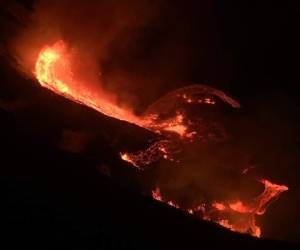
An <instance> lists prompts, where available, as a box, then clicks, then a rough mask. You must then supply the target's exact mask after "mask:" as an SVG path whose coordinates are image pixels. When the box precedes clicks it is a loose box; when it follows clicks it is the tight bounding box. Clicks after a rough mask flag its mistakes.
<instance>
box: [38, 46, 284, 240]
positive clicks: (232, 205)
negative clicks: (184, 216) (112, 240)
mask: <svg viewBox="0 0 300 250" xmlns="http://www.w3.org/2000/svg"><path fill="white" fill-rule="evenodd" d="M74 58H75V56H74V55H73V53H72V50H71V49H70V48H69V47H68V46H67V45H66V44H65V43H64V42H63V41H58V42H56V43H55V44H53V45H52V46H45V47H44V48H42V50H41V51H40V53H39V56H38V58H37V61H36V64H35V75H36V78H37V79H38V81H39V82H40V84H41V85H42V86H43V87H46V88H48V89H50V90H51V91H53V92H55V93H56V94H59V95H62V96H64V97H66V98H68V99H70V100H72V101H74V102H77V103H80V104H82V105H86V106H88V107H90V108H92V109H94V110H96V111H98V112H100V113H102V114H104V115H106V116H110V117H113V118H116V119H118V120H122V121H126V122H129V123H132V124H135V125H137V126H140V127H142V128H145V129H147V130H149V131H152V132H153V133H154V134H157V135H159V136H160V137H162V138H163V139H159V140H157V141H156V142H154V143H153V144H152V145H150V147H149V148H147V149H145V150H141V151H138V152H135V153H128V152H123V153H121V154H120V156H121V159H122V160H124V161H127V162H129V163H131V164H132V165H133V166H135V167H137V168H138V169H140V170H143V169H144V168H145V167H146V166H149V165H150V164H151V163H152V162H154V161H158V160H160V159H165V160H170V161H174V160H176V157H175V155H176V153H178V152H180V151H181V147H180V144H181V143H191V142H193V141H194V140H199V141H201V140H202V139H203V138H204V137H205V136H208V135H206V134H205V132H203V131H205V130H203V129H199V128H200V127H201V122H197V121H195V120H193V119H189V118H188V117H187V116H186V114H185V113H184V111H182V110H181V109H178V108H177V106H178V103H181V104H182V103H183V104H186V105H189V104H197V105H215V103H216V101H217V100H221V101H223V102H224V103H226V104H228V105H229V106H231V107H233V108H239V107H240V105H239V103H238V102H236V101H235V100H233V99H231V98H230V97H228V96H227V95H225V94H224V93H223V92H222V91H219V90H216V89H214V88H211V87H208V86H204V85H191V86H188V87H184V88H180V89H178V90H175V91H173V92H170V93H169V94H167V95H165V96H163V97H162V98H160V99H159V100H158V101H156V102H155V103H154V104H152V105H150V106H149V107H148V109H147V110H146V111H145V112H144V114H143V115H141V116H137V115H135V114H134V113H133V112H132V111H131V110H129V109H128V108H122V107H120V106H118V105H117V104H115V103H114V101H113V99H112V98H111V96H110V95H109V94H108V93H106V92H105V91H104V90H103V91H102V92H101V94H99V91H97V92H96V91H92V90H91V89H89V88H88V87H87V85H85V84H84V82H82V81H80V80H78V78H77V77H76V75H75V73H74V72H73V65H72V62H73V61H74V60H75V59H74ZM170 110H175V111H174V112H171V111H170ZM209 136H211V135H209ZM261 183H262V184H264V186H265V190H264V192H263V193H262V194H260V195H259V196H258V197H257V198H255V199H253V201H252V202H251V203H250V204H248V203H247V204H246V203H244V202H242V201H241V200H237V201H230V202H229V201H228V202H224V201H214V202H211V203H207V204H201V205H199V206H197V207H196V208H189V209H183V210H185V211H187V212H188V213H190V214H195V215H200V216H201V217H202V218H203V219H206V220H211V221H214V222H216V223H218V224H220V225H222V226H224V227H227V228H229V229H231V230H233V231H237V232H242V233H250V234H251V235H253V236H257V237H259V236H260V228H259V227H258V226H257V225H256V223H255V217H256V216H257V215H262V214H263V213H264V212H265V210H266V208H267V207H268V205H269V204H270V202H271V201H272V200H274V199H275V198H277V197H278V196H279V194H280V193H282V192H283V191H286V190H288V188H287V187H286V186H283V185H282V186H281V185H276V184H273V183H271V182H269V181H267V180H262V181H261ZM152 196H153V198H154V199H156V200H159V201H162V202H166V203H168V204H169V205H171V206H174V207H176V208H178V209H181V206H180V205H178V204H177V203H176V202H174V201H168V200H166V199H164V198H163V197H162V196H161V194H160V191H159V189H156V190H155V191H153V193H152ZM232 215H233V217H235V218H237V219H236V220H235V221H231V220H230V218H231V216H232Z"/></svg>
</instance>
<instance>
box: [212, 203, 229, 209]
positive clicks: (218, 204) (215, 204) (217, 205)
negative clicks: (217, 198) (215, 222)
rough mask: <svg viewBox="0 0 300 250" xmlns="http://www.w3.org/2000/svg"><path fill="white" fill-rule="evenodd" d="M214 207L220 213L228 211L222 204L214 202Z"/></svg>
mask: <svg viewBox="0 0 300 250" xmlns="http://www.w3.org/2000/svg"><path fill="white" fill-rule="evenodd" d="M212 206H213V207H214V208H216V209H217V210H219V211H223V210H225V209H226V206H225V205H224V204H222V203H220V202H213V204H212Z"/></svg>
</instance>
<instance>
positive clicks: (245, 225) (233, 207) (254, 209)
mask: <svg viewBox="0 0 300 250" xmlns="http://www.w3.org/2000/svg"><path fill="white" fill-rule="evenodd" d="M260 182H261V183H262V184H264V191H263V192H262V193H261V194H260V195H259V196H257V197H256V198H254V199H253V200H252V201H251V202H250V203H249V204H248V203H247V204H244V203H243V202H242V201H240V200H237V201H228V202H216V201H215V202H212V203H205V204H201V205H199V206H197V207H196V208H188V209H184V208H181V206H180V205H178V204H177V203H176V202H174V201H170V200H165V199H164V198H163V196H162V195H161V192H160V189H159V188H156V190H155V191H152V197H153V199H155V200H158V201H161V202H166V203H167V204H169V205H170V206H173V207H176V208H178V209H181V210H184V211H186V212H188V213H190V214H194V215H196V216H198V215H200V217H201V218H203V219H205V220H208V221H213V222H216V223H218V224H220V225H221V226H223V227H226V228H229V229H230V230H232V231H235V232H240V233H249V234H251V235H253V236H256V237H260V236H261V229H260V227H259V226H257V225H256V218H255V217H256V216H257V215H263V214H264V213H265V211H266V209H267V207H268V206H269V205H270V203H271V202H272V201H274V200H275V199H276V198H278V196H279V195H280V194H281V193H282V192H284V191H286V190H288V187H287V186H284V185H277V184H273V183H271V182H270V181H268V180H261V181H260ZM229 218H234V219H233V220H232V221H230V219H229Z"/></svg>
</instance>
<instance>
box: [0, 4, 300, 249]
mask: <svg viewBox="0 0 300 250" xmlns="http://www.w3.org/2000/svg"><path fill="white" fill-rule="evenodd" d="M122 2H123V1H122ZM1 4H2V6H1V7H2V8H1V20H2V21H3V22H1V58H2V60H1V92H0V95H1V109H2V111H1V112H2V114H1V117H2V118H1V121H2V122H1V126H2V128H1V136H2V138H3V139H2V140H1V152H2V155H3V160H2V162H3V164H1V165H3V168H1V169H2V170H1V171H3V175H2V177H1V178H2V180H3V181H2V182H1V183H2V184H3V188H2V190H3V197H5V198H4V200H3V203H4V204H8V205H7V206H5V209H6V210H5V212H4V213H3V215H4V216H3V218H6V219H8V223H7V224H4V225H9V226H8V228H7V227H6V226H3V229H4V230H5V231H7V232H8V235H9V236H10V237H12V241H14V240H15V239H14V237H13V235H15V234H16V235H18V237H19V236H21V235H23V233H24V234H25V235H26V237H24V238H27V239H29V242H32V239H33V238H35V237H36V238H40V237H41V238H42V239H44V238H43V237H45V241H52V240H51V237H52V236H53V235H54V236H53V237H54V238H55V240H57V242H60V241H63V242H65V243H66V244H68V243H69V242H70V241H74V240H75V239H74V238H76V239H78V241H80V240H82V241H83V242H90V244H91V246H92V245H93V243H91V242H94V241H96V242H97V243H95V245H97V244H99V242H98V240H99V238H98V235H99V234H100V233H99V232H101V233H103V235H104V236H103V239H105V240H104V241H105V243H103V244H108V245H110V244H112V243H111V242H114V241H117V242H122V243H120V244H125V245H126V244H137V245H139V244H142V246H143V247H144V244H145V242H147V244H149V242H151V240H149V238H150V239H153V238H155V237H156V236H157V235H158V234H157V233H155V230H158V229H157V228H156V225H157V224H155V223H154V222H153V219H149V218H148V216H150V218H152V217H151V216H153V217H155V218H158V217H159V216H161V215H163V216H164V218H165V219H164V220H163V221H162V222H157V223H162V224H159V225H165V228H164V227H162V228H164V229H162V228H161V229H160V230H158V231H159V232H160V233H163V231H167V230H168V229H169V230H170V231H169V232H170V234H172V233H173V234H174V233H175V232H174V230H173V229H174V228H176V226H177V227H178V225H180V226H182V225H184V226H186V225H190V224H189V223H191V224H193V225H191V226H190V227H191V229H190V230H191V232H197V230H199V232H202V234H203V232H205V231H206V225H204V226H203V225H202V224H201V225H194V223H195V222H193V221H191V222H190V219H189V218H186V217H184V215H182V214H180V213H179V214H178V215H177V214H176V213H177V212H175V211H172V210H170V211H169V210H168V208H164V207H163V208H160V207H159V208H156V207H155V206H160V205H156V204H155V205H153V204H152V203H151V201H150V199H149V200H148V199H147V198H146V199H144V198H141V197H140V196H138V195H137V194H136V193H135V192H136V191H137V190H139V189H143V188H141V186H142V185H141V184H140V182H142V181H143V180H144V178H143V177H140V176H137V173H136V172H135V171H134V170H131V169H130V168H124V166H122V164H124V163H122V162H120V161H119V160H117V159H118V152H119V151H120V150H122V149H126V148H127V147H132V148H135V147H137V145H139V144H140V143H143V142H141V141H142V139H140V140H139V139H135V140H133V142H132V141H130V140H132V134H141V135H142V136H140V137H141V138H148V137H151V136H150V135H148V134H146V132H144V131H140V129H138V128H135V127H133V126H130V125H127V124H125V123H121V122H118V121H114V120H112V119H107V118H105V117H102V116H100V115H99V114H97V113H95V112H93V111H90V110H88V109H86V108H85V107H80V106H78V105H77V104H73V103H71V102H69V101H67V100H62V98H60V97H57V96H55V95H54V94H52V93H49V92H48V91H47V90H42V89H41V88H40V87H39V86H38V85H37V84H36V83H35V82H34V81H32V80H30V79H28V78H26V77H24V75H23V74H21V73H19V71H18V70H16V69H15V68H14V61H13V56H12V55H11V53H10V50H9V49H8V48H9V44H10V42H11V41H12V40H13V38H14V37H15V36H17V34H18V31H19V30H21V29H22V27H24V25H25V26H26V22H27V21H26V20H27V15H28V13H31V12H32V11H33V8H34V7H33V6H34V3H33V1H16V2H14V1H3V3H1ZM115 4H118V3H117V1H116V3H115ZM122 4H124V3H122ZM19 6H24V7H20V8H19ZM159 6H160V8H159V10H160V11H159V14H157V16H156V17H155V18H154V19H152V20H151V22H149V23H147V25H145V26H144V27H143V29H142V30H141V31H140V32H139V33H138V35H136V36H134V37H131V38H130V39H128V42H127V43H125V42H124V44H122V46H124V48H123V47H122V46H120V45H118V43H117V45H116V44H115V43H111V44H110V46H111V48H112V49H111V54H110V57H109V58H106V59H105V60H104V61H103V62H102V63H103V64H104V69H105V70H106V71H107V72H108V73H111V74H113V73H114V72H115V69H119V68H121V69H122V70H123V71H124V72H127V74H128V75H129V76H132V75H135V76H138V79H148V78H150V79H158V78H160V76H162V75H163V80H164V84H161V82H160V81H157V82H156V84H154V87H153V88H151V91H150V94H149V95H147V96H143V97H142V98H140V99H138V100H137V101H136V100H134V101H133V103H135V102H137V103H139V104H140V107H141V108H140V109H141V110H142V109H143V108H144V107H146V106H147V105H149V104H150V103H151V102H153V101H154V100H156V99H157V98H158V97H159V96H161V95H163V94H164V93H166V92H168V91H170V90H172V89H175V88H177V87H180V86H184V85H187V84H189V83H204V84H207V85H211V86H213V87H217V88H219V89H221V90H224V91H225V92H226V93H228V94H229V95H230V96H232V97H234V98H235V99H237V100H238V101H240V103H241V104H242V106H243V109H242V110H241V111H240V113H239V116H238V118H236V120H235V121H234V122H235V124H234V125H233V127H232V130H233V132H234V133H235V134H236V137H237V138H239V139H238V140H240V143H241V144H242V145H243V146H244V147H245V148H247V150H249V152H251V155H253V159H254V161H255V164H257V165H258V168H259V169H260V170H259V171H260V173H261V174H262V175H263V176H266V177H268V178H269V179H272V180H274V182H275V183H282V184H286V185H287V186H289V188H290V190H289V191H288V192H286V193H284V194H283V195H282V197H280V199H279V200H278V201H277V202H275V203H274V204H272V206H271V208H270V209H269V211H268V212H267V213H266V215H265V216H264V217H263V218H260V222H261V223H262V224H263V225H264V227H263V233H264V235H266V237H267V238H272V239H278V240H285V241H292V242H299V241H300V239H299V235H300V234H299V228H298V225H299V223H300V216H299V212H298V211H299V204H300V189H299V184H298V182H299V181H298V179H299V177H300V172H299V164H300V158H299V142H300V141H299V139H300V138H299V132H298V130H299V128H300V126H299V125H300V124H299V116H298V115H299V104H300V103H299V98H298V82H299V80H300V79H299V78H300V76H299V73H298V64H299V62H298V61H299V60H298V57H299V42H300V41H299V35H298V32H299V31H298V30H299V14H300V13H299V12H300V7H299V4H296V3H293V2H292V1H286V3H284V2H282V3H280V4H279V3H278V4H277V3H274V1H208V0H205V1H159ZM23 8H25V11H23ZM111 58H119V59H118V60H114V59H111ZM149 69H151V70H149ZM174 72H176V74H175V73H174ZM129 79H131V77H129ZM145 84H146V83H145ZM128 87H129V89H131V90H132V91H133V93H134V94H135V95H137V96H139V95H140V93H141V92H142V91H143V89H144V85H143V84H141V85H134V86H131V85H130V86H128ZM145 88H146V89H150V88H149V87H147V86H146V85H145ZM141 99H142V100H141ZM62 107H63V108H62ZM139 111H140V110H137V112H139ZM98 128H101V131H99V129H98ZM106 128H109V130H107V129H106ZM63 131H76V136H77V137H75V139H73V140H75V141H76V140H79V139H78V133H77V132H78V131H90V132H89V135H88V137H89V138H90V137H92V138H93V140H92V144H93V143H94V145H89V147H88V149H86V150H85V151H84V152H83V153H82V152H80V153H79V154H78V153H76V150H75V153H74V149H73V148H72V149H71V150H66V149H65V148H64V147H63V146H60V147H58V146H57V145H58V141H60V138H61V137H62V135H63V134H64V133H65V134H68V132H63ZM83 134H84V135H83V137H84V138H86V133H83ZM79 137H80V136H79ZM71 138H73V137H72V136H71ZM80 138H82V137H80ZM135 138H139V136H135ZM82 140H86V139H82ZM99 141H100V143H99ZM111 141H114V143H111ZM129 141H130V142H129ZM108 142H109V143H108ZM107 145H109V146H107ZM70 151H71V153H70ZM72 151H73V152H72ZM37 152H38V153H37ZM99 152H101V153H99ZM99 154H101V157H100V156H99ZM82 166H84V169H85V170H84V171H83V170H82ZM105 166H109V167H110V168H111V170H110V171H111V172H112V173H113V176H114V178H113V181H112V180H110V179H107V178H106V177H103V176H102V174H103V171H104V170H103V169H106V167H105ZM120 166H121V167H120ZM99 169H100V172H102V174H100V173H99ZM104 173H105V171H104ZM149 175H151V173H149ZM124 176H125V178H124ZM146 179H147V178H146ZM99 183H100V184H99ZM133 190H134V191H133ZM120 193H121V194H122V195H119V194H120ZM111 196H113V197H114V198H111ZM119 196H121V198H120V197H119ZM116 197H117V198H116ZM98 199H99V200H98ZM123 199H124V200H123ZM101 201H105V202H101ZM103 204H106V205H105V206H104V205H103ZM120 204H122V205H120ZM124 204H125V205H124ZM141 204H142V205H141ZM145 204H147V205H145ZM148 204H151V205H148ZM103 206H104V207H103ZM118 206H120V208H119V209H116V207H118ZM144 206H145V207H144ZM152 206H154V207H155V209H156V210H155V212H153V214H152V215H150V214H151V211H154V210H153V209H154V208H153V207H152ZM97 209H98V210H97ZM147 209H148V210H147ZM160 209H161V210H160ZM165 210H166V211H165ZM98 211H101V213H100V214H101V215H98ZM173 214H175V215H174V217H172V216H173ZM6 215H7V216H6ZM97 216H99V217H97ZM168 216H170V218H169V217H168ZM177 216H178V218H180V219H179V220H183V222H182V221H180V222H178V224H176V223H177V222H173V220H177V219H174V218H177ZM122 218H123V219H122ZM124 218H126V219H124ZM145 218H146V219H145ZM181 218H182V219H181ZM144 219H145V221H144V224H142V223H141V221H143V220H144ZM131 220H132V221H131ZM12 221H13V223H12ZM95 221H96V222H95ZM120 221H122V223H120ZM101 222H102V223H101ZM131 223H132V224H131ZM139 223H140V224H139ZM151 223H152V224H151ZM172 223H175V224H176V226H174V225H173V224H172ZM120 225H123V226H124V225H125V226H124V227H125V228H124V227H123V228H122V226H120ZM129 225H131V226H129ZM145 225H148V226H149V228H148V229H145V228H144V227H145ZM126 226H127V227H129V228H130V229H128V228H126ZM198 227H199V228H198ZM39 228H41V230H39ZM116 228H117V229H116ZM132 228H134V229H132ZM141 228H144V229H141ZM170 228H173V229H170ZM184 228H185V229H186V227H184ZM200 228H201V229H200ZM186 230H187V229H186ZM210 230H211V231H210ZM214 230H216V232H217V230H219V229H209V230H208V231H209V232H215V231H214ZM115 231H117V233H116V232H115ZM127 231H128V232H130V233H138V232H139V233H140V234H139V236H137V237H132V235H131V234H130V233H128V232H127ZM25 232H26V233H25ZM53 232H56V233H54V234H53ZM124 232H127V233H128V234H126V233H124ZM180 232H181V231H180ZM177 233H178V236H177V237H169V236H166V235H165V236H164V237H163V236H157V237H158V238H157V239H156V240H154V241H153V242H152V244H154V246H159V244H160V243H161V244H162V245H161V246H163V243H162V242H164V241H165V243H166V242H168V241H169V240H170V239H172V238H178V237H180V233H179V232H177ZM222 233H223V231H222ZM149 234H152V235H151V237H149ZM191 234H192V235H193V236H194V237H196V238H198V239H199V241H200V242H201V241H204V239H205V238H206V237H205V236H203V238H202V237H201V236H200V235H196V234H195V235H194V234H193V233H191ZM35 235H37V236H35ZM45 235H47V237H46V236H45ZM49 235H52V236H49ZM116 235H117V236H116ZM120 235H121V236H120ZM145 235H147V236H145ZM188 235H189V234H188V233H183V236H182V239H181V240H182V242H181V243H182V244H183V246H184V244H185V243H186V241H189V242H196V240H195V238H194V237H193V240H191V239H190V238H189V236H188ZM208 235H209V236H208V237H212V236H211V235H210V234H208ZM214 235H215V234H214ZM68 237H69V238H68ZM214 237H215V238H214ZM214 237H212V238H214V239H222V240H224V239H225V240H224V242H226V243H227V244H235V245H237V246H240V245H238V244H242V245H243V243H240V242H243V241H242V240H244V239H242V240H240V241H238V242H239V243H236V242H237V241H233V242H234V243H231V239H232V238H231V237H233V238H234V237H235V236H231V234H230V236H227V235H226V233H224V235H222V236H220V235H218V234H217V233H216V236H214ZM21 238H22V237H21ZM136 238H138V240H137V239H136ZM68 239H69V241H68ZM228 239H230V240H228ZM247 239H248V238H247ZM22 240H23V239H22ZM75 241H76V240H75ZM245 241H246V240H245ZM107 242H109V243H107ZM124 242H125V243H124ZM128 242H129V243H128ZM132 242H135V243H132ZM175 242H176V241H175ZM249 242H251V240H249ZM207 243H208V244H209V243H210V242H209V241H207ZM78 244H79V243H78ZM113 244H114V243H113ZM116 244H117V245H118V244H119V243H116ZM156 244H158V245H156ZM174 244H175V245H176V243H174ZM249 244H250V243H249ZM265 244H267V243H265ZM270 244H271V243H270ZM272 244H273V243H272ZM75 245H76V244H75ZM166 245H167V243H166ZM249 246H250V245H249ZM286 246H288V245H286ZM131 247H132V246H131ZM135 247H138V246H135ZM78 248H79V249H84V248H80V247H78ZM115 248H119V247H118V246H115ZM125 248H126V247H125ZM63 249H64V248H63ZM72 249H73V248H72Z"/></svg>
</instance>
